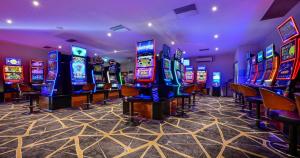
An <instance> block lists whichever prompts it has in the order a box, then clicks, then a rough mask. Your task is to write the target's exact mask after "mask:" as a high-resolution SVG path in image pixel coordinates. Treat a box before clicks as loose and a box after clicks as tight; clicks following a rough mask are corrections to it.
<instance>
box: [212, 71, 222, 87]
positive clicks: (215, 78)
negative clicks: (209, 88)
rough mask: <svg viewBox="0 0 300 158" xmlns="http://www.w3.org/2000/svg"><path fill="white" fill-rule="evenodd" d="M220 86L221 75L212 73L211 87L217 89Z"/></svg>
mask: <svg viewBox="0 0 300 158" xmlns="http://www.w3.org/2000/svg"><path fill="white" fill-rule="evenodd" d="M220 84H221V73H220V72H213V86H214V87H219V86H220Z"/></svg>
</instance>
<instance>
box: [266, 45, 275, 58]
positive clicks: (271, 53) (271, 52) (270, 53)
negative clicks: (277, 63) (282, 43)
mask: <svg viewBox="0 0 300 158" xmlns="http://www.w3.org/2000/svg"><path fill="white" fill-rule="evenodd" d="M265 56H266V58H267V59H269V58H271V57H273V56H274V44H271V45H269V46H268V47H267V48H266V55H265Z"/></svg>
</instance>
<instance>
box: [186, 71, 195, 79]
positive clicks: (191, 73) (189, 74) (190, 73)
mask: <svg viewBox="0 0 300 158" xmlns="http://www.w3.org/2000/svg"><path fill="white" fill-rule="evenodd" d="M185 79H186V80H192V79H193V72H192V71H188V72H186V74H185Z"/></svg>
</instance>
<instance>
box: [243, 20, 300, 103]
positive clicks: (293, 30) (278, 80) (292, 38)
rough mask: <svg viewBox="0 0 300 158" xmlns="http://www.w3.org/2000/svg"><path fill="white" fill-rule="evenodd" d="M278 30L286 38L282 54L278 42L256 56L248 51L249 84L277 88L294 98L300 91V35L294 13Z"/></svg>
mask: <svg viewBox="0 0 300 158" xmlns="http://www.w3.org/2000/svg"><path fill="white" fill-rule="evenodd" d="M277 29H278V31H279V34H280V36H281V39H282V41H283V45H282V46H281V49H280V52H279V54H277V53H276V52H275V46H274V44H271V45H270V46H268V47H267V48H266V49H265V51H259V52H258V53H257V55H256V56H253V55H251V54H248V66H247V76H248V79H247V82H246V83H247V84H248V85H250V86H254V87H266V88H269V89H273V90H274V91H276V92H277V93H278V94H282V95H284V96H287V97H290V98H293V93H294V92H296V91H299V90H300V89H299V80H300V77H299V76H300V75H299V68H300V47H299V46H300V39H299V38H298V37H299V31H298V28H297V25H296V23H295V20H294V18H293V17H289V18H288V19H287V20H285V21H284V22H283V23H282V24H281V25H279V26H278V28H277Z"/></svg>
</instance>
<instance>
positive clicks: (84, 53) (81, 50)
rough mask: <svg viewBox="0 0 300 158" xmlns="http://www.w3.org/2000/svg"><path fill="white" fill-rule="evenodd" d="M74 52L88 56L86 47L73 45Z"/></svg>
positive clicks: (80, 55)
mask: <svg viewBox="0 0 300 158" xmlns="http://www.w3.org/2000/svg"><path fill="white" fill-rule="evenodd" d="M71 49H72V54H73V56H79V57H86V56H87V51H86V49H84V48H80V47H76V46H72V48H71Z"/></svg>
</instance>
